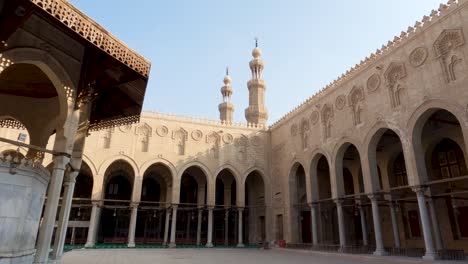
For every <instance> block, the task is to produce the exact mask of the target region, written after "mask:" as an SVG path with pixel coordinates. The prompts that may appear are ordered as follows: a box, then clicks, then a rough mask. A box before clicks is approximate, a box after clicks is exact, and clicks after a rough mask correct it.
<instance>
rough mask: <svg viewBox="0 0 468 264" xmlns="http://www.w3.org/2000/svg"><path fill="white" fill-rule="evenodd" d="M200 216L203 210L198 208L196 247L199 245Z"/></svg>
mask: <svg viewBox="0 0 468 264" xmlns="http://www.w3.org/2000/svg"><path fill="white" fill-rule="evenodd" d="M202 214H203V209H201V208H198V220H197V246H200V244H201V225H202Z"/></svg>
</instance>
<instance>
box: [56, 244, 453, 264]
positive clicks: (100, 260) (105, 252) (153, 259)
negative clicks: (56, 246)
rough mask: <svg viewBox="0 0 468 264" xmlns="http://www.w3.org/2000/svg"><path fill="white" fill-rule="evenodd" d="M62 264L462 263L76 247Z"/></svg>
mask: <svg viewBox="0 0 468 264" xmlns="http://www.w3.org/2000/svg"><path fill="white" fill-rule="evenodd" d="M62 263H63V264H82V263H86V264H123V263H131V264H146V263H148V264H149V263H151V264H153V263H167V264H179V263H184V264H187V263H193V264H215V263H216V264H218V263H221V264H238V263H242V264H250V263H252V264H280V263H281V264H283V263H287V264H303V263H304V264H305V263H307V264H322V263H323V264H325V263H327V264H367V263H379V264H386V263H461V262H453V261H436V262H434V261H432V262H431V261H424V260H422V259H419V258H402V257H375V256H371V255H349V254H337V253H321V252H311V251H302V250H290V249H272V250H261V249H216V248H213V249H206V248H203V249H87V250H84V249H76V250H72V251H70V252H67V253H65V255H64V256H63V261H62Z"/></svg>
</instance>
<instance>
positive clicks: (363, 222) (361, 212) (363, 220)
mask: <svg viewBox="0 0 468 264" xmlns="http://www.w3.org/2000/svg"><path fill="white" fill-rule="evenodd" d="M359 215H360V216H361V229H362V230H361V231H362V244H363V245H364V246H367V245H369V241H368V240H367V221H366V211H365V210H364V207H362V205H359Z"/></svg>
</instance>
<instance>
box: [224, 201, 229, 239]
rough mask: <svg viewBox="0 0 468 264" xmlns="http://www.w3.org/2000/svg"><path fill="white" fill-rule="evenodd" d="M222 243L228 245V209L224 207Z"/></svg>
mask: <svg viewBox="0 0 468 264" xmlns="http://www.w3.org/2000/svg"><path fill="white" fill-rule="evenodd" d="M224 245H225V246H227V245H229V209H228V208H226V209H225V213H224Z"/></svg>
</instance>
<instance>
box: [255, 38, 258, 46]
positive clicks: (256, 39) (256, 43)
mask: <svg viewBox="0 0 468 264" xmlns="http://www.w3.org/2000/svg"><path fill="white" fill-rule="evenodd" d="M255 47H256V48H258V38H257V37H255Z"/></svg>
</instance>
